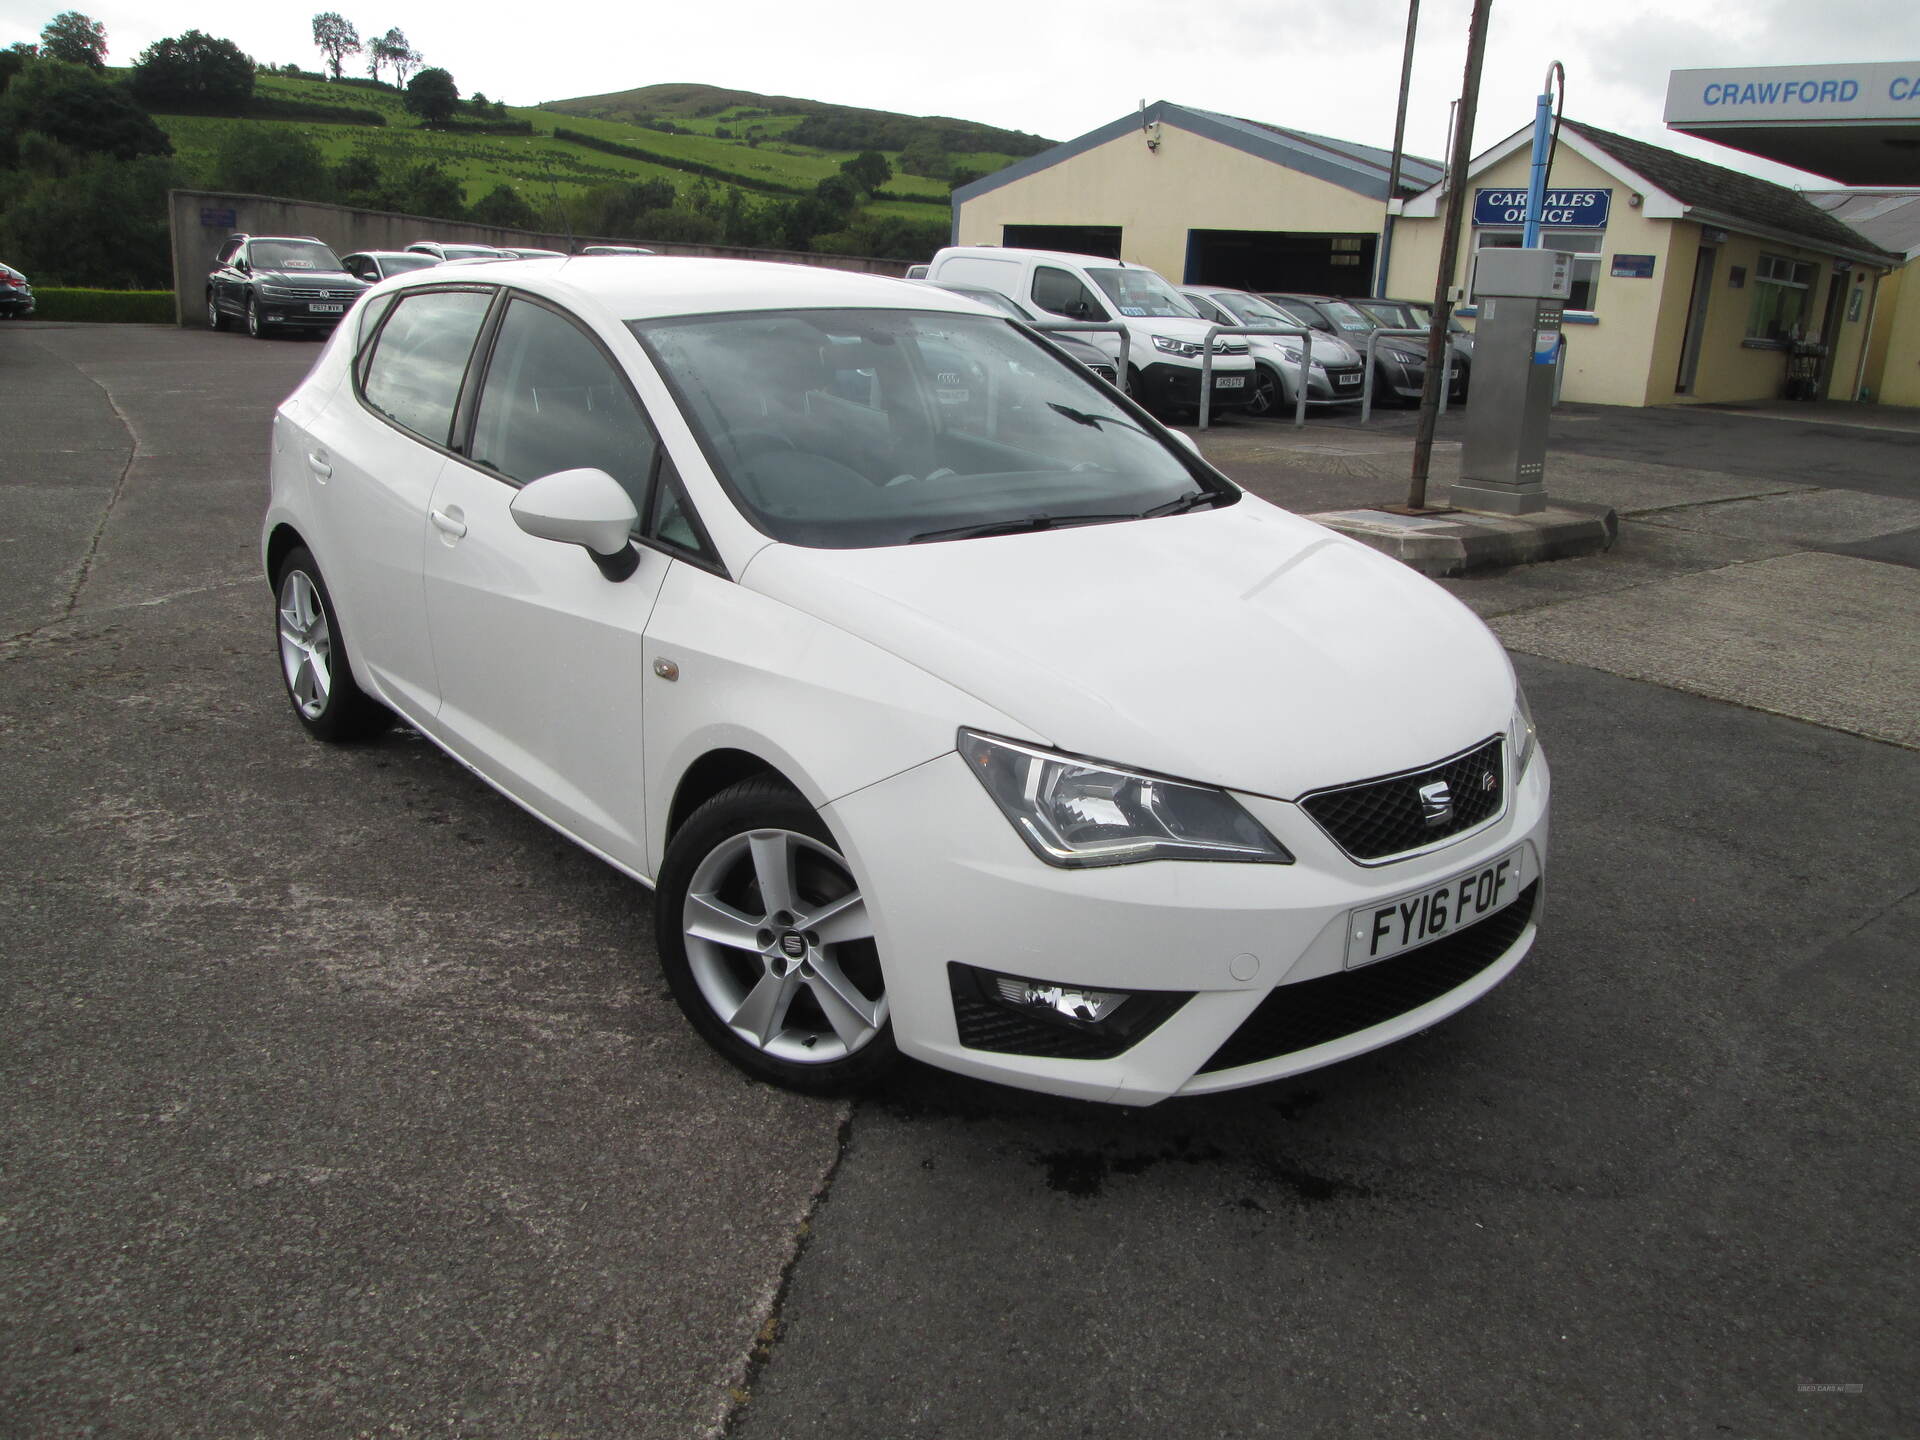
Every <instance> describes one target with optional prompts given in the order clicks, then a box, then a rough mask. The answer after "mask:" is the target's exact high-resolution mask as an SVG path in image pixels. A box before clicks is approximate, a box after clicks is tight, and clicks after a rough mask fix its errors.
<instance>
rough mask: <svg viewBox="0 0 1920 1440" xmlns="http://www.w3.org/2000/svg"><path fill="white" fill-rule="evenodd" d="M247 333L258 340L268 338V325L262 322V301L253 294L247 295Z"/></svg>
mask: <svg viewBox="0 0 1920 1440" xmlns="http://www.w3.org/2000/svg"><path fill="white" fill-rule="evenodd" d="M247 333H248V334H249V335H251V336H252V337H253V338H254V339H256V340H264V339H266V338H267V331H266V327H265V326H264V325H262V324H261V323H260V302H259V301H257V300H255V299H254V298H253V296H251V295H249V296H248V297H247Z"/></svg>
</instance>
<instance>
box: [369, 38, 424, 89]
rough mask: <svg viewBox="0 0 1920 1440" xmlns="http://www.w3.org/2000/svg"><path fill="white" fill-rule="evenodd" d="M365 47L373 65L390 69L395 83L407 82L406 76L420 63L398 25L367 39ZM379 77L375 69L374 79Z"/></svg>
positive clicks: (402, 83)
mask: <svg viewBox="0 0 1920 1440" xmlns="http://www.w3.org/2000/svg"><path fill="white" fill-rule="evenodd" d="M367 48H368V50H370V51H371V52H372V53H373V65H374V66H375V67H378V66H382V65H384V66H387V67H389V68H391V69H392V71H393V83H394V84H395V85H400V86H404V85H405V84H406V83H407V76H408V75H410V74H412V73H413V69H414V67H415V66H416V65H418V64H419V63H420V57H419V56H418V55H417V54H415V53H414V49H413V47H412V46H411V45H409V44H408V43H407V37H406V36H405V35H404V34H403V33H401V30H400V27H399V26H398V25H396V26H394V27H393V28H392V29H391V30H389V31H387V33H386V34H384V35H380V36H376V37H375V38H374V39H372V40H370V41H368V42H367ZM379 78H380V75H379V71H378V69H375V70H374V79H376V80H377V79H379Z"/></svg>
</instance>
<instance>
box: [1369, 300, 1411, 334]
mask: <svg viewBox="0 0 1920 1440" xmlns="http://www.w3.org/2000/svg"><path fill="white" fill-rule="evenodd" d="M1353 304H1354V308H1355V309H1357V310H1361V311H1364V312H1365V313H1366V314H1367V315H1369V316H1371V317H1372V318H1373V319H1375V320H1377V321H1379V322H1380V323H1381V324H1382V325H1391V326H1396V327H1399V328H1401V329H1404V328H1405V327H1407V326H1409V325H1424V324H1425V323H1426V322H1425V321H1424V320H1422V319H1421V318H1420V317H1419V316H1417V315H1415V314H1413V309H1412V307H1411V306H1409V305H1403V304H1401V303H1400V302H1399V301H1398V300H1356V301H1354V302H1353Z"/></svg>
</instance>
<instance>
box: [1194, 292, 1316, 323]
mask: <svg viewBox="0 0 1920 1440" xmlns="http://www.w3.org/2000/svg"><path fill="white" fill-rule="evenodd" d="M1214 298H1215V299H1216V300H1218V301H1219V302H1220V303H1221V304H1222V305H1224V306H1226V307H1227V309H1229V310H1231V311H1232V312H1233V313H1234V316H1235V317H1236V318H1237V319H1238V320H1239V321H1240V323H1241V324H1242V325H1284V326H1285V327H1286V328H1287V329H1289V330H1293V329H1298V328H1299V326H1300V322H1299V321H1298V320H1296V319H1294V318H1293V317H1292V316H1291V315H1283V314H1281V313H1280V312H1279V311H1278V310H1276V309H1275V308H1274V307H1273V306H1271V305H1269V304H1268V303H1267V302H1266V301H1264V300H1262V299H1260V298H1259V297H1258V296H1255V295H1216V296H1215V297H1214Z"/></svg>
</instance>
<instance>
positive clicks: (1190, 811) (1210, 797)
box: [960, 730, 1293, 867]
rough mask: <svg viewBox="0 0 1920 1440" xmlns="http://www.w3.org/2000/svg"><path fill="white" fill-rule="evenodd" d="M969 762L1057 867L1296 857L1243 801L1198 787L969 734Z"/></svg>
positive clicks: (1279, 861)
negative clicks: (1146, 861) (1267, 829)
mask: <svg viewBox="0 0 1920 1440" xmlns="http://www.w3.org/2000/svg"><path fill="white" fill-rule="evenodd" d="M960 755H961V758H962V759H964V760H965V761H966V762H967V768H968V769H970V770H972V771H973V773H974V775H975V776H977V777H978V778H979V781H980V783H981V784H982V785H984V786H986V787H987V793H988V794H989V795H991V796H992V797H993V800H994V803H995V804H996V805H998V806H999V807H1000V811H1001V813H1002V814H1004V815H1005V816H1006V817H1007V819H1008V820H1009V821H1010V822H1011V823H1012V825H1013V828H1014V829H1015V830H1017V831H1019V832H1020V838H1021V839H1023V840H1025V841H1026V842H1027V845H1028V846H1029V847H1030V848H1031V849H1032V851H1033V853H1034V854H1036V855H1038V856H1039V857H1040V858H1041V859H1042V860H1044V861H1046V862H1047V863H1048V864H1049V865H1061V866H1068V867H1075V866H1090V865H1130V864H1134V863H1136V862H1138V861H1142V860H1242V861H1251V862H1257V863H1264V864H1271V865H1291V864H1292V863H1293V856H1292V855H1290V854H1288V853H1287V850H1286V847H1285V846H1283V845H1282V844H1281V843H1280V842H1279V841H1278V840H1275V839H1274V838H1273V837H1272V836H1271V835H1269V834H1268V833H1267V832H1266V830H1265V828H1264V827H1263V826H1262V825H1261V824H1260V822H1259V821H1258V820H1255V819H1254V818H1253V816H1251V815H1249V814H1248V813H1247V812H1246V810H1245V808H1243V807H1242V806H1241V804H1240V802H1239V801H1237V800H1235V799H1234V798H1233V797H1232V796H1231V795H1229V794H1227V792H1226V791H1224V790H1218V789H1215V788H1214V787H1212V786H1210V785H1192V784H1188V783H1186V782H1184V781H1180V780H1168V779H1166V778H1165V777H1164V776H1160V775H1146V774H1142V773H1140V772H1139V771H1135V770H1123V769H1121V768H1119V767H1118V766H1114V765H1105V764H1102V763H1100V762H1099V761H1097V760H1081V759H1077V758H1075V757H1074V756H1071V755H1057V754H1055V753H1053V752H1052V751H1049V750H1037V749H1035V748H1033V747H1032V746H1029V745H1019V744H1016V743H1014V742H1013V741H1011V740H995V739H993V738H992V737H990V736H986V735H979V734H976V733H975V732H973V731H971V730H962V731H961V732H960Z"/></svg>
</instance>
